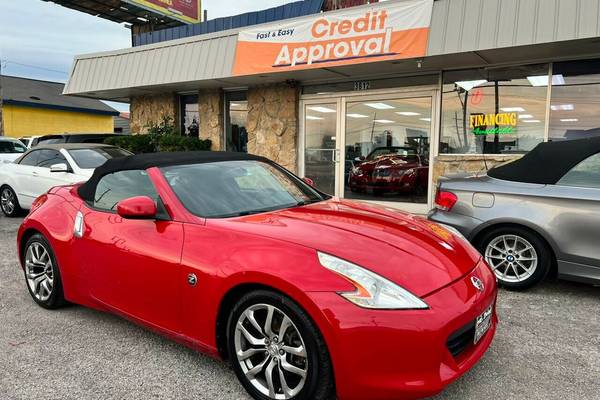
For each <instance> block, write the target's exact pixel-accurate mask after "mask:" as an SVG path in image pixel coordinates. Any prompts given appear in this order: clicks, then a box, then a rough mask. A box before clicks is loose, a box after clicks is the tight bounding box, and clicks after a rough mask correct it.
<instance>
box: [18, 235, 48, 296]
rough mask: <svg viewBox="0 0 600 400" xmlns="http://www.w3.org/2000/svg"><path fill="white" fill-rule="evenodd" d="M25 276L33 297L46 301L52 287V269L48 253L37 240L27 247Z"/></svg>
mask: <svg viewBox="0 0 600 400" xmlns="http://www.w3.org/2000/svg"><path fill="white" fill-rule="evenodd" d="M25 276H26V278H27V284H28V285H29V288H30V289H31V293H33V295H34V296H35V298H36V299H38V300H39V301H47V300H48V299H49V298H50V296H51V295H52V289H53V288H54V270H53V268H52V258H51V257H50V253H49V252H48V250H47V249H46V248H45V247H44V245H43V244H41V243H39V242H33V243H31V244H30V245H29V247H28V248H27V251H26V253H25Z"/></svg>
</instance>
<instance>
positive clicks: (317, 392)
mask: <svg viewBox="0 0 600 400" xmlns="http://www.w3.org/2000/svg"><path fill="white" fill-rule="evenodd" d="M254 304H269V305H272V306H275V307H277V308H278V309H280V310H281V311H283V312H284V313H285V314H286V315H287V316H288V317H289V318H290V319H291V320H292V322H293V323H294V325H295V326H296V328H297V329H298V331H299V333H300V335H301V336H302V339H303V341H304V345H305V346H306V351H307V355H308V373H307V378H306V382H305V384H304V388H303V389H302V391H301V392H300V393H299V394H298V395H296V396H295V397H294V398H293V400H325V399H330V398H332V395H331V391H332V390H331V388H333V374H332V372H331V371H332V370H331V369H332V367H331V361H330V359H329V353H328V352H327V348H326V346H325V343H324V341H323V339H322V336H321V334H320V332H319V331H318V330H317V328H316V326H315V324H314V323H313V322H312V320H311V319H310V317H309V316H308V314H307V313H306V312H305V311H304V310H303V309H302V308H300V307H299V306H298V305H297V304H296V303H295V302H294V301H293V300H291V299H290V298H288V297H287V296H284V295H282V294H278V293H276V292H271V291H267V290H260V291H254V292H251V293H248V294H246V295H245V296H243V297H242V298H241V299H240V300H239V301H238V302H237V303H236V304H235V306H234V307H233V308H232V311H231V313H230V315H229V319H228V322H227V351H228V354H229V361H230V363H231V366H232V367H233V370H234V371H235V374H236V375H237V377H238V379H239V380H240V382H241V383H242V386H244V388H245V389H246V391H247V392H248V393H250V395H251V396H252V397H253V398H255V399H260V400H269V397H268V396H265V395H263V394H262V393H260V392H259V391H258V390H257V389H256V388H254V386H252V384H251V383H250V382H249V381H248V379H247V378H246V376H245V375H244V372H243V371H242V369H241V367H240V365H239V363H238V360H237V358H236V355H235V344H234V334H235V324H236V323H237V321H238V319H239V317H240V315H241V314H242V313H243V312H244V311H245V310H246V309H247V308H248V307H250V306H252V305H254Z"/></svg>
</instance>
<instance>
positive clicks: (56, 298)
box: [23, 233, 65, 310]
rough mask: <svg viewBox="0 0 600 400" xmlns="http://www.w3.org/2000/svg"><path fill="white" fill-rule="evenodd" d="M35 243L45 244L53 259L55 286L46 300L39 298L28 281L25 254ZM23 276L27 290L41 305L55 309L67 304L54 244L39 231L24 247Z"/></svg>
mask: <svg viewBox="0 0 600 400" xmlns="http://www.w3.org/2000/svg"><path fill="white" fill-rule="evenodd" d="M33 243H40V244H41V245H42V246H44V248H45V249H46V251H47V252H48V254H49V255H50V259H51V260H52V275H53V277H54V286H53V288H52V294H51V295H50V297H49V298H48V300H46V301H40V300H38V299H37V298H36V297H35V294H34V293H33V292H32V291H31V288H30V287H29V283H28V282H27V268H26V267H25V255H26V254H27V249H29V246H31V244H33ZM23 276H24V277H25V285H26V286H27V291H28V292H29V294H30V295H31V298H32V299H33V301H35V302H36V303H37V304H38V305H39V306H41V307H43V308H46V309H48V310H53V309H56V308H60V307H62V306H63V305H64V304H65V298H64V294H63V288H62V278H61V275H60V268H59V266H58V262H57V261H56V257H55V255H54V250H53V249H52V246H50V243H49V242H48V240H46V238H45V237H44V236H43V235H41V234H39V233H36V234H34V235H33V236H31V237H30V238H29V240H27V243H25V247H24V248H23Z"/></svg>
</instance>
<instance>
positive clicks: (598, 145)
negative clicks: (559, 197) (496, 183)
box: [488, 137, 600, 185]
mask: <svg viewBox="0 0 600 400" xmlns="http://www.w3.org/2000/svg"><path fill="white" fill-rule="evenodd" d="M597 153H600V137H592V138H588V139H578V140H569V141H557V142H548V143H540V144H539V145H538V146H537V147H535V148H534V149H533V150H531V151H530V152H529V153H527V154H525V155H524V156H523V158H520V159H518V160H515V161H513V162H511V163H508V164H505V165H501V166H499V167H496V168H493V169H491V170H490V171H488V176H491V177H492V178H497V179H502V180H506V181H513V182H524V183H539V184H544V185H554V184H556V183H557V182H558V181H559V180H560V179H561V178H562V177H563V176H564V175H565V174H566V173H567V172H569V171H570V170H571V169H572V168H573V167H575V166H576V165H577V164H579V163H580V162H582V161H583V160H585V159H586V158H588V157H590V156H593V155H594V154H597Z"/></svg>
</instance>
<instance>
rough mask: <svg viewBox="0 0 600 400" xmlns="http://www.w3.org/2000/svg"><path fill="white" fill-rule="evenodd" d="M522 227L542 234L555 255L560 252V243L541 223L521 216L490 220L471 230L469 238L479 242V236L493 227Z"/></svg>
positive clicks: (539, 234) (473, 241) (474, 242)
mask: <svg viewBox="0 0 600 400" xmlns="http://www.w3.org/2000/svg"><path fill="white" fill-rule="evenodd" d="M511 226H513V227H521V228H526V229H528V230H530V231H531V232H532V233H534V234H537V235H538V236H540V237H541V238H542V239H543V240H544V241H545V242H546V243H547V244H548V246H549V247H550V249H551V250H552V252H553V255H554V256H555V257H556V255H558V254H560V251H559V248H558V245H557V244H556V242H555V241H554V239H552V236H551V235H550V234H549V233H548V232H547V231H546V230H545V229H544V228H542V227H541V226H540V225H538V224H536V223H535V222H534V221H531V220H525V219H521V218H511V217H503V218H495V219H492V220H488V221H485V222H483V223H482V224H481V225H479V226H478V227H477V228H476V229H474V230H473V232H471V237H470V238H469V240H470V241H471V242H472V243H473V244H477V241H478V240H479V238H481V237H482V236H483V235H485V233H486V232H489V231H490V230H491V229H495V228H498V227H511Z"/></svg>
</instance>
